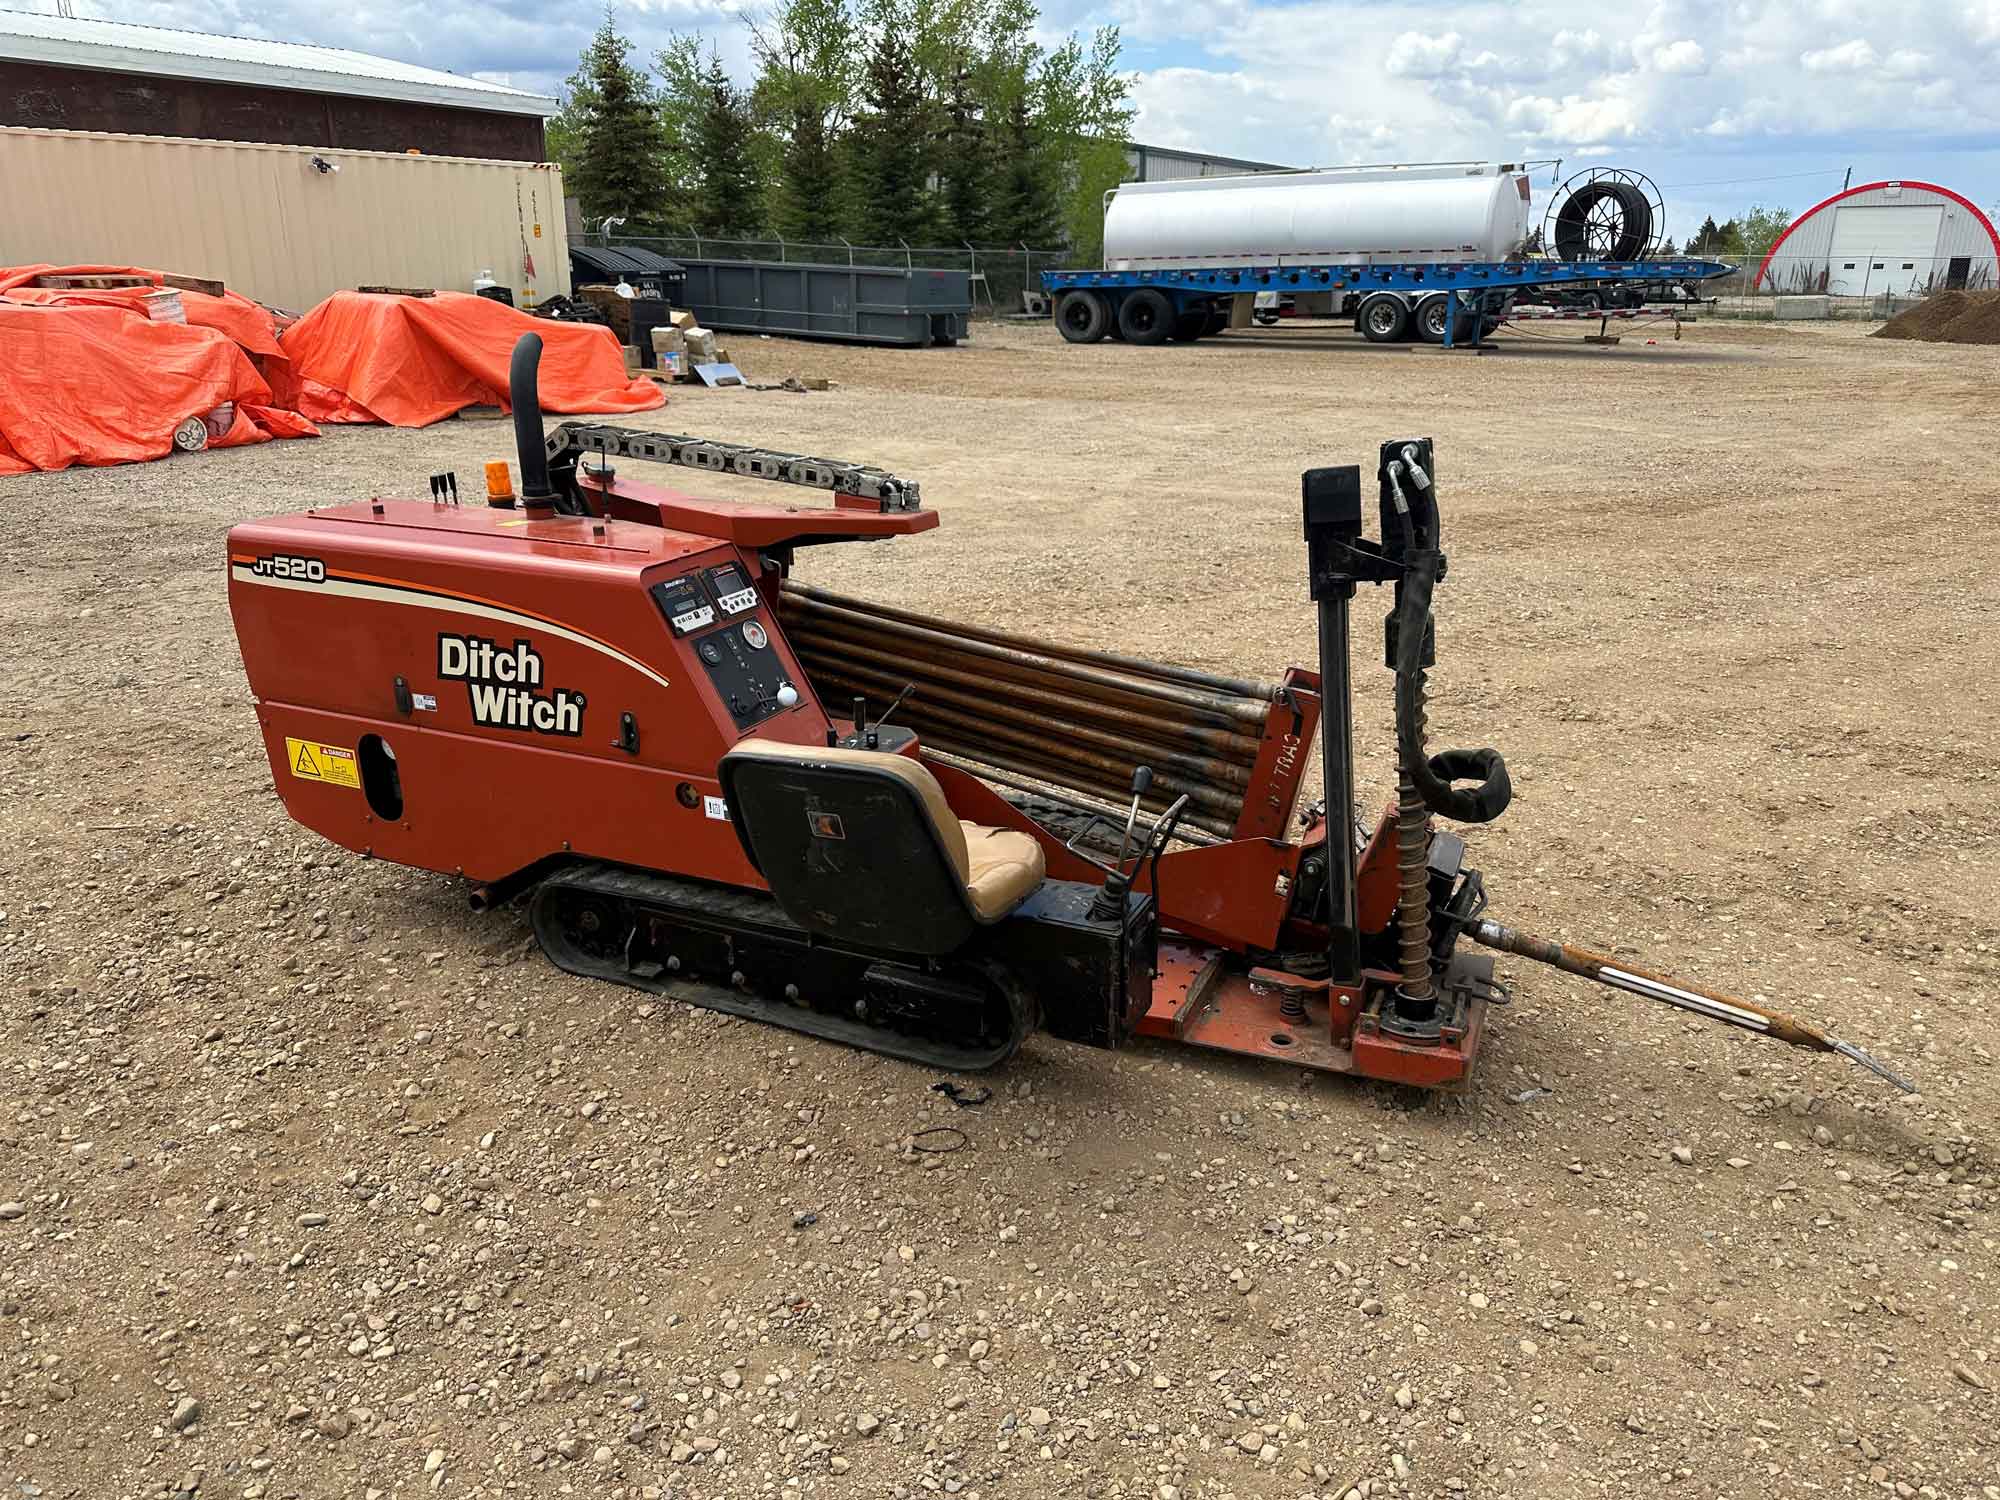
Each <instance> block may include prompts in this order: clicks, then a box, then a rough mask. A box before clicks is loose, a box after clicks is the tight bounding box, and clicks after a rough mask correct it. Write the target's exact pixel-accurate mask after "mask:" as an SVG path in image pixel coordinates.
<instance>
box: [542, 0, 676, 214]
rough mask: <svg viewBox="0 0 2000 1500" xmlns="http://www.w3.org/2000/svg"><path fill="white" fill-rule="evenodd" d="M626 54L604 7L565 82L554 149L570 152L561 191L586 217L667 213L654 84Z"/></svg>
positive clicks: (625, 46)
mask: <svg viewBox="0 0 2000 1500" xmlns="http://www.w3.org/2000/svg"><path fill="white" fill-rule="evenodd" d="M630 50H631V43H629V42H628V41H626V40H625V38H624V37H622V36H620V35H619V34H618V28H617V24H616V20H615V18H614V16H613V14H612V12H611V11H610V10H609V9H608V8H607V9H606V11H605V12H604V24H603V25H602V26H600V27H598V29H597V34H596V35H595V36H594V37H592V38H591V39H590V45H589V46H588V47H586V48H585V49H584V52H583V57H582V59H581V62H580V64H579V66H578V68H577V71H576V74H575V76H574V77H572V78H571V80H570V96H569V99H568V101H567V104H566V109H565V116H566V117H565V120H564V126H565V130H566V132H567V140H566V141H565V139H564V138H563V137H562V136H559V137H558V146H559V148H561V149H567V150H571V151H573V152H574V161H573V163H571V162H564V163H563V165H564V167H565V170H566V172H567V179H566V182H565V186H566V187H567V188H568V190H569V191H570V192H573V193H575V194H576V197H577V200H578V204H579V206H580V207H581V208H582V210H583V214H584V216H585V217H586V218H603V217H605V216H606V215H620V216H623V217H625V218H629V219H654V218H658V217H659V216H661V215H662V214H663V213H664V212H665V211H666V207H667V196H668V178H667V170H666V162H665V152H664V149H663V143H662V139H661V135H660V121H659V115H658V112H657V110H656V107H655V105H656V101H655V99H654V91H653V86H652V84H651V82H650V81H649V80H648V79H647V77H646V75H645V74H644V73H641V72H640V71H639V70H638V69H636V68H634V67H633V66H632V65H631V64H630V63H629V62H627V61H626V54H627V53H628V52H629V51H630ZM558 159H559V160H560V158H558Z"/></svg>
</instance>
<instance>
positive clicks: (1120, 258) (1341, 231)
mask: <svg viewBox="0 0 2000 1500" xmlns="http://www.w3.org/2000/svg"><path fill="white" fill-rule="evenodd" d="M1527 239H1528V178H1527V174H1526V173H1525V172H1520V171H1517V170H1516V169H1515V168H1513V167H1493V166H1488V165H1485V164H1483V163H1480V164H1468V165H1462V166H1448V167H1383V168H1349V169H1345V170H1335V171H1325V172H1271V173H1262V174H1258V175H1256V176H1249V177H1196V178H1188V179H1185V180H1182V181H1178V182H1128V183H1126V184H1125V185H1124V186H1122V187H1119V188H1115V189H1113V190H1112V192H1111V194H1110V196H1109V200H1108V202H1107V203H1106V205H1105V211H1104V265H1105V268H1106V269H1107V270H1113V271H1137V270H1149V269H1153V268H1155V267H1169V266H1171V267H1181V268H1187V267H1204V268H1214V267H1220V266H1239V265H1243V264H1244V263H1246V262H1251V263H1255V264H1258V265H1272V266H1286V265H1323V264H1326V263H1328V262H1339V263H1344V264H1350V265H1375V264H1379V263H1384V262H1387V263H1391V264H1396V265H1420V264H1436V263H1437V262H1440V261H1451V262H1459V261H1502V260H1508V259H1511V258H1512V257H1514V256H1517V255H1519V254H1520V253H1521V251H1522V247H1523V246H1524V245H1525V244H1526V243H1527Z"/></svg>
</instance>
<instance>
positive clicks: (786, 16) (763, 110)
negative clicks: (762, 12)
mask: <svg viewBox="0 0 2000 1500" xmlns="http://www.w3.org/2000/svg"><path fill="white" fill-rule="evenodd" d="M750 45H751V49H752V51H753V52H755V54H756V57H757V82H756V86H755V88H754V89H753V90H752V93H751V99H752V103H753V106H754V108H755V111H756V114H757V117H758V119H759V120H760V121H761V122H762V123H764V124H765V125H766V126H768V127H769V130H770V132H771V134H772V135H774V136H775V137H776V146H775V150H774V151H773V153H772V154H773V156H774V161H775V166H774V171H773V176H774V178H775V181H776V184H777V190H776V191H775V192H773V193H772V194H771V195H770V197H771V216H772V219H773V220H774V221H775V226H776V228H777V229H778V230H779V232H780V233H782V234H783V235H784V236H785V237H786V238H787V239H802V240H807V241H812V242H816V243H819V244H827V243H830V242H831V241H832V240H833V239H834V238H835V237H836V236H837V235H838V234H839V233H840V230H841V225H842V223H843V222H844V219H845V206H846V205H845V193H844V189H845V170H844V169H845V166H846V158H847V151H846V147H845V137H846V135H847V123H848V117H849V115H850V113H851V112H852V109H853V105H854V89H855V66H856V64H855V54H856V51H857V48H856V44H855V20H854V17H853V15H852V14H851V13H850V12H849V10H848V7H847V3H846V0H777V3H776V4H775V5H774V6H773V8H772V10H771V12H770V14H769V15H767V16H766V17H765V18H764V20H763V21H762V22H760V23H756V24H753V25H752V27H751V30H750Z"/></svg>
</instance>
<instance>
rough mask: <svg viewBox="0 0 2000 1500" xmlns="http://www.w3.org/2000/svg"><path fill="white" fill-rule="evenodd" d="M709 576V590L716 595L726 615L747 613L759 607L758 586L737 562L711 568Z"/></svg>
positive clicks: (718, 606) (718, 605)
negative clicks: (747, 576) (745, 574)
mask: <svg viewBox="0 0 2000 1500" xmlns="http://www.w3.org/2000/svg"><path fill="white" fill-rule="evenodd" d="M707 576H708V590H709V592H710V593H711V594H713V595H714V596H715V603H716V607H717V608H718V609H720V610H721V611H722V612H723V613H724V614H725V615H732V616H733V615H740V614H747V613H748V612H749V611H751V610H753V609H755V608H756V607H757V589H756V586H755V585H754V584H752V583H751V582H750V580H749V579H747V578H745V577H744V576H743V569H742V568H741V567H739V566H738V565H737V564H735V563H724V564H723V565H722V566H721V567H719V568H710V569H709V570H708V575H707Z"/></svg>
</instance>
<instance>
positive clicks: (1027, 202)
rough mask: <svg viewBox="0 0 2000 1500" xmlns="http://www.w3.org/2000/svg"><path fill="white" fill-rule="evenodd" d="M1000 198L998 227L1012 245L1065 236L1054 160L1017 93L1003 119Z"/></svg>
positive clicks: (1052, 241)
mask: <svg viewBox="0 0 2000 1500" xmlns="http://www.w3.org/2000/svg"><path fill="white" fill-rule="evenodd" d="M999 135H1000V141H1001V154H1002V158H1003V160H1002V164H1001V168H1000V189H999V199H998V203H997V205H996V207H995V212H994V221H995V222H994V228H995V230H996V232H997V233H998V234H999V236H1000V238H1002V239H1003V240H1005V241H1006V243H1008V244H1010V245H1027V246H1029V247H1030V248H1033V247H1035V246H1040V245H1053V244H1056V243H1057V242H1058V241H1059V240H1060V239H1061V238H1062V224H1061V221H1060V220H1059V219H1058V217H1057V214H1056V202H1055V184H1054V182H1053V180H1052V178H1053V175H1054V174H1053V172H1052V170H1051V168H1052V166H1053V163H1051V162H1050V161H1049V160H1048V155H1047V153H1045V152H1044V151H1043V150H1042V149H1041V145H1042V143H1041V140H1040V138H1039V134H1038V132H1037V131H1036V130H1035V127H1034V123H1033V121H1032V120H1030V119H1029V116H1028V101H1027V100H1026V99H1025V98H1021V97H1019V96H1017V97H1016V98H1015V100H1014V102H1013V103H1012V104H1011V105H1010V106H1009V107H1008V110H1007V118H1006V119H1005V120H1003V121H1002V122H1001V126H1000V132H999Z"/></svg>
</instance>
